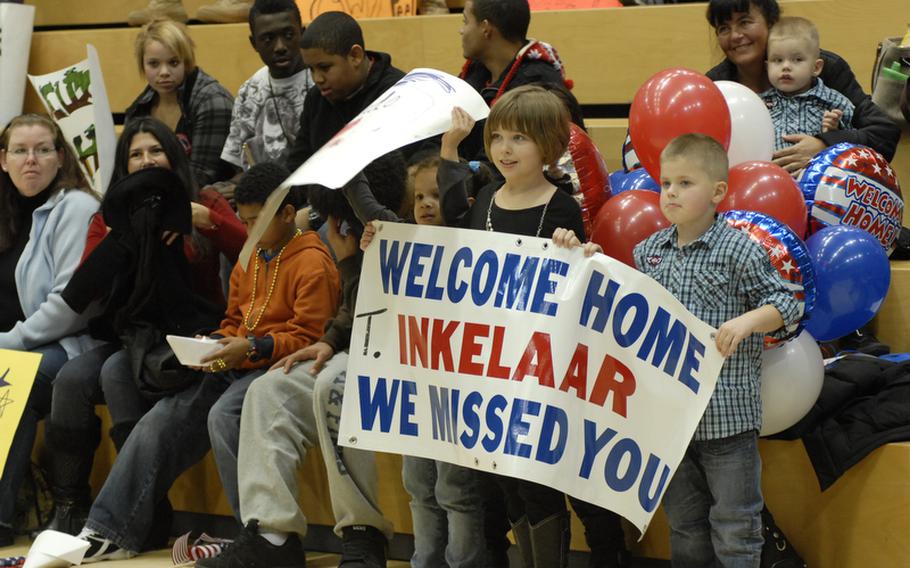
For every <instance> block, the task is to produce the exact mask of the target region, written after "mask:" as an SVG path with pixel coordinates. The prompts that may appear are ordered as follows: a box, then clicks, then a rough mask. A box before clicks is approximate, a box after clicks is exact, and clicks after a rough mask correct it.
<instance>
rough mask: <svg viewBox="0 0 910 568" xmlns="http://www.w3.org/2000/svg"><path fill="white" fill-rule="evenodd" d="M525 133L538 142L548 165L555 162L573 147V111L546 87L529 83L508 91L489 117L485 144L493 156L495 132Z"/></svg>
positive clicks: (488, 154) (484, 137)
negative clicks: (571, 112)
mask: <svg viewBox="0 0 910 568" xmlns="http://www.w3.org/2000/svg"><path fill="white" fill-rule="evenodd" d="M499 129H506V130H514V131H516V132H521V133H522V134H524V135H525V136H527V137H528V138H530V139H531V140H533V141H534V143H535V144H537V147H538V148H540V154H541V158H542V160H543V163H544V164H545V165H552V164H554V163H556V161H557V160H559V158H560V157H561V156H562V155H563V154H564V153H565V151H566V148H568V146H569V112H568V111H567V110H566V105H565V104H563V102H562V101H561V100H560V99H559V97H557V96H556V95H554V94H553V93H551V92H549V91H547V90H546V89H544V88H542V87H538V86H536V85H525V86H522V87H517V88H515V89H512V90H510V91H507V92H506V94H504V95H503V96H502V97H501V98H500V99H499V100H498V101H496V104H494V105H493V108H492V109H491V110H490V116H488V117H487V122H486V125H485V126H484V128H483V147H484V150H486V153H487V156H490V141H491V140H492V138H493V131H494V130H499Z"/></svg>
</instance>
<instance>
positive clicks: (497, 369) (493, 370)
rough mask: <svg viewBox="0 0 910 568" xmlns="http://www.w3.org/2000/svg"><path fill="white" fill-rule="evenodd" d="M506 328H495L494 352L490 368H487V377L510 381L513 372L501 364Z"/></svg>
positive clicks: (491, 356)
mask: <svg viewBox="0 0 910 568" xmlns="http://www.w3.org/2000/svg"><path fill="white" fill-rule="evenodd" d="M505 334H506V328H505V327H503V326H501V325H497V326H496V327H494V328H493V352H492V353H491V354H490V366H489V367H487V376H488V377H490V378H493V379H508V378H509V374H510V373H511V372H512V370H511V369H509V368H508V367H505V366H503V365H502V364H500V361H501V360H502V342H503V338H504V337H505Z"/></svg>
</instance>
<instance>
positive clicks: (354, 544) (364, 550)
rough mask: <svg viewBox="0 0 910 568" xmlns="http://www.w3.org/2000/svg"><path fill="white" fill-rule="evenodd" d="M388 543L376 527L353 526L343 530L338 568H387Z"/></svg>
mask: <svg viewBox="0 0 910 568" xmlns="http://www.w3.org/2000/svg"><path fill="white" fill-rule="evenodd" d="M387 544H388V543H387V541H386V539H385V536H384V535H383V534H382V533H381V532H379V530H378V529H376V528H375V527H370V526H367V525H351V526H349V527H344V528H343V529H341V561H340V562H339V563H338V568H342V567H344V568H386V564H385V556H386V545H387Z"/></svg>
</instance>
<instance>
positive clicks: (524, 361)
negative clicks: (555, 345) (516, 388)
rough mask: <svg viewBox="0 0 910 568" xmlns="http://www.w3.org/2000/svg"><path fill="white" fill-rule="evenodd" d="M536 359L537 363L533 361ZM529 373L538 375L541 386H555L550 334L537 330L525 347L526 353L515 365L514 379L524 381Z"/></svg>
mask: <svg viewBox="0 0 910 568" xmlns="http://www.w3.org/2000/svg"><path fill="white" fill-rule="evenodd" d="M535 360H536V363H534V362H533V361H535ZM528 375H531V376H534V377H537V382H538V383H540V385H541V386H544V387H550V388H554V387H555V386H556V385H555V384H554V382H553V353H552V350H551V349H550V335H549V334H548V333H543V332H541V331H535V332H534V335H532V336H531V340H530V341H528V346H527V347H525V352H524V355H522V356H521V360H520V361H519V362H518V365H517V366H516V367H515V374H513V375H512V380H513V381H522V380H524V378H525V377H526V376H528Z"/></svg>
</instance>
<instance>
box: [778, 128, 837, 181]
mask: <svg viewBox="0 0 910 568" xmlns="http://www.w3.org/2000/svg"><path fill="white" fill-rule="evenodd" d="M783 139H784V141H785V142H793V145H792V146H790V147H789V148H784V149H783V150H778V151H777V152H774V156H772V158H771V161H773V162H774V163H775V164H777V165H778V166H780V167H782V168H784V169H785V170H787V171H788V172H790V173H791V174H793V173H796V172H798V171H799V170H801V169H803V168H805V167H806V166H808V165H809V160H811V159H812V158H814V157H815V155H816V154H818V153H819V152H821V151H822V150H824V149H825V148H827V146H825V143H824V142H823V141H822V140H819V139H818V138H816V137H815V136H809V135H808V134H786V135H784V137H783Z"/></svg>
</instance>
